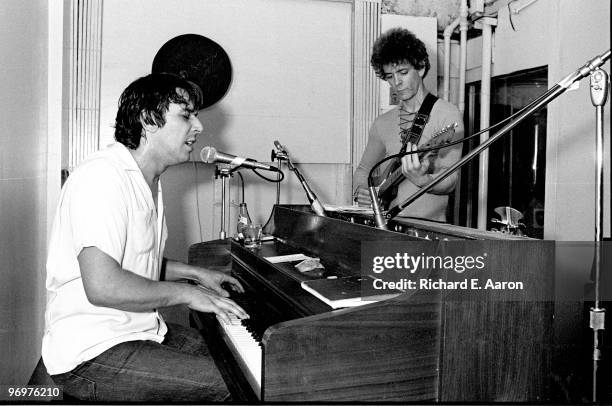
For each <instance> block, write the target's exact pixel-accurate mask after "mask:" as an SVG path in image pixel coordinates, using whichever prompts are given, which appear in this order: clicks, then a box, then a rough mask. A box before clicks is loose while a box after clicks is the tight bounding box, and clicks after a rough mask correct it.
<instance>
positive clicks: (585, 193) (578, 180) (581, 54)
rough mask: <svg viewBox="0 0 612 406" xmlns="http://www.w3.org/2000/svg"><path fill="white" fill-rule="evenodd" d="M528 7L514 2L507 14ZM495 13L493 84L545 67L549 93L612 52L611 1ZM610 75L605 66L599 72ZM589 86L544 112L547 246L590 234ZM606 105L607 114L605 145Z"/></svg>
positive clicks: (560, 2) (569, 1)
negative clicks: (509, 75) (499, 78)
mask: <svg viewBox="0 0 612 406" xmlns="http://www.w3.org/2000/svg"><path fill="white" fill-rule="evenodd" d="M524 3H525V2H524V1H523V2H515V3H513V4H512V5H511V7H512V8H517V7H520V6H521V5H522V4H524ZM512 20H513V23H514V28H515V29H516V31H515V30H513V29H512V27H511V25H510V20H509V13H508V9H507V7H502V8H501V9H500V10H499V15H498V19H497V22H498V25H497V27H496V29H495V34H494V41H493V67H492V72H493V76H498V75H504V74H507V73H511V72H514V71H518V70H522V69H527V68H533V67H537V66H543V65H547V66H548V77H549V79H548V87H551V86H552V85H554V84H555V83H557V82H558V81H559V80H561V79H562V78H563V77H565V76H566V75H567V74H569V73H570V72H573V71H574V70H576V69H577V68H578V67H580V66H582V65H583V64H584V63H585V62H586V61H587V60H589V59H591V58H593V57H594V56H595V55H599V54H601V53H602V52H603V51H605V50H607V49H609V48H610V2H609V0H589V1H586V2H585V1H575V0H539V1H536V2H535V3H533V4H532V5H530V6H528V7H526V8H524V9H523V10H522V11H521V12H520V13H519V14H518V15H512ZM468 43H469V47H468V72H467V81H468V82H472V81H478V80H480V63H481V62H480V58H481V56H480V55H481V51H480V50H481V44H482V41H481V39H480V38H477V39H474V40H470V41H469V42H468ZM604 69H605V70H606V71H607V72H610V63H609V62H608V63H606V64H605V65H604ZM589 94H590V93H589V86H588V78H586V79H583V80H582V81H581V83H580V89H579V90H576V91H570V92H566V93H564V94H562V95H561V96H559V97H558V98H557V99H556V100H554V101H553V102H552V103H550V104H549V105H548V117H547V151H546V190H545V220H544V221H545V224H544V234H545V238H547V239H556V240H566V241H589V240H592V239H593V230H594V224H595V220H594V208H595V203H594V196H595V194H594V193H595V185H594V181H595V167H594V151H595V113H594V108H593V106H592V104H591V100H590V95H589ZM609 106H610V102H609V101H608V103H607V105H606V109H605V122H606V123H607V124H606V126H605V133H606V136H605V138H606V140H609V139H610V126H609V123H610V107H609ZM604 151H606V153H605V155H606V164H605V167H606V168H607V169H606V170H607V174H606V197H605V199H604V201H605V202H607V203H606V210H605V217H606V220H605V222H604V224H606V227H605V235H606V236H609V235H610V229H609V223H610V221H609V219H610V213H609V202H610V192H609V190H610V188H609V179H610V175H609V168H610V161H609V158H610V156H609V155H610V154H609V151H610V146H609V145H606V146H605V149H604Z"/></svg>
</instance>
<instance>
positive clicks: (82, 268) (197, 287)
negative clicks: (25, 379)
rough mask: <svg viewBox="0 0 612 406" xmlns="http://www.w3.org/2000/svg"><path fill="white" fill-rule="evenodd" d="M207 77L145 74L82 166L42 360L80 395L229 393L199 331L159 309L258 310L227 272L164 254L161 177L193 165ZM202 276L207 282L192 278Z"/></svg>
mask: <svg viewBox="0 0 612 406" xmlns="http://www.w3.org/2000/svg"><path fill="white" fill-rule="evenodd" d="M201 100H202V94H201V91H200V90H199V88H198V87H197V85H194V84H193V83H191V82H188V81H186V80H184V79H181V78H179V77H177V76H174V75H169V74H152V75H148V76H145V77H142V78H140V79H137V80H136V81H134V82H133V83H132V84H130V85H129V86H128V87H127V88H126V89H125V90H124V92H123V94H122V95H121V99H120V101H119V110H118V113H117V118H116V123H115V138H116V140H117V141H118V142H117V143H115V144H113V145H111V146H110V147H109V148H107V149H105V150H102V151H99V152H97V153H95V154H93V155H92V156H90V157H89V158H88V159H87V160H85V161H84V162H82V163H81V164H80V165H79V166H78V167H77V168H76V170H75V171H74V172H73V173H72V174H71V176H70V177H69V178H68V180H67V182H66V184H65V185H64V187H63V190H62V193H61V196H60V202H59V206H58V209H57V212H56V216H55V222H54V225H53V230H52V234H51V239H50V243H49V256H48V259H47V282H46V286H47V290H48V296H47V308H46V314H45V324H46V325H45V334H44V337H43V345H42V356H43V361H44V364H45V366H46V367H47V370H48V372H49V374H50V375H51V377H52V379H53V380H54V382H55V383H56V384H57V385H61V386H63V389H64V392H65V393H66V394H68V395H71V396H73V397H76V398H78V399H81V400H85V401H102V402H124V401H127V402H129V401H145V402H170V401H178V402H211V401H221V400H226V399H227V398H228V396H229V394H228V391H227V388H226V386H225V384H224V382H223V379H222V377H221V375H220V373H219V371H218V370H217V368H216V366H215V364H214V361H213V359H212V358H211V356H210V353H209V351H208V349H207V347H206V344H205V343H204V341H203V339H202V337H201V336H200V334H199V333H198V331H197V330H195V329H191V328H188V327H184V326H179V325H173V324H167V323H165V322H164V320H163V319H162V317H161V316H160V315H159V313H158V311H157V309H158V308H160V307H164V306H171V305H176V304H186V305H187V306H188V307H190V308H191V309H195V310H198V311H201V312H214V313H216V314H217V316H218V317H219V318H220V319H222V320H224V321H229V316H230V314H232V315H236V316H238V317H239V318H246V317H248V315H247V314H246V313H245V312H244V310H243V309H242V308H240V307H239V306H238V305H237V304H236V303H234V302H233V301H232V300H230V299H229V298H228V297H227V296H228V292H226V291H225V290H224V289H223V288H221V283H224V282H226V283H229V284H230V286H232V289H235V290H237V291H239V292H241V291H243V288H242V286H241V285H240V283H239V282H238V281H237V280H236V279H234V278H232V277H230V276H228V275H225V274H223V273H220V272H216V271H212V270H207V269H204V268H197V267H193V266H189V265H186V264H183V263H179V262H175V261H171V260H167V259H165V258H164V257H163V252H164V245H165V241H166V238H167V229H166V223H165V218H164V202H163V198H162V189H161V185H160V182H159V177H160V175H161V174H162V173H163V172H164V171H165V170H166V169H167V168H168V167H170V166H172V165H176V164H180V163H183V162H186V161H187V160H188V159H189V154H190V153H191V152H192V150H193V144H194V142H195V140H196V137H197V135H198V134H199V133H200V132H201V131H202V123H201V122H200V121H199V119H198V118H197V112H198V109H199V106H200V105H201ZM187 280H191V281H194V282H195V284H189V283H185V281H187Z"/></svg>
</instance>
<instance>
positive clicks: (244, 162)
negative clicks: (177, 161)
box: [200, 147, 280, 172]
mask: <svg viewBox="0 0 612 406" xmlns="http://www.w3.org/2000/svg"><path fill="white" fill-rule="evenodd" d="M200 159H201V160H202V162H204V163H206V164H214V163H217V162H218V163H222V164H230V165H232V166H234V167H238V166H243V167H245V168H249V169H262V170H265V171H272V172H280V171H279V170H278V168H275V167H273V166H271V165H266V164H262V163H260V162H257V161H255V160H254V159H249V158H243V157H241V156H235V155H230V154H226V153H224V152H221V151H217V148H215V147H204V148H202V150H201V151H200Z"/></svg>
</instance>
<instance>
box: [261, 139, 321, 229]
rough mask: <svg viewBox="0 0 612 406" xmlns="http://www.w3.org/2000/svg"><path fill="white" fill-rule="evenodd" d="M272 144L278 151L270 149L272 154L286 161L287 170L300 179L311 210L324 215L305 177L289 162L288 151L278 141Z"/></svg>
mask: <svg viewBox="0 0 612 406" xmlns="http://www.w3.org/2000/svg"><path fill="white" fill-rule="evenodd" d="M274 146H275V147H276V149H278V152H276V153H275V152H274V151H272V156H273V157H276V158H278V159H284V160H286V161H287V165H288V166H289V170H290V171H292V172H293V173H295V176H297V178H298V180H299V181H300V184H301V185H302V188H304V192H306V197H307V198H308V201H309V202H310V207H311V208H312V211H314V212H315V214H317V215H318V216H321V217H326V216H325V208H324V207H323V205H322V204H321V202H320V201H319V199H318V198H317V195H315V193H314V192H313V191H312V189H311V188H310V186H309V185H308V183H306V179H304V176H302V174H301V173H300V171H299V170H298V168H296V167H295V165H293V162H291V159H289V153H288V152H287V150H286V149H285V147H283V146H282V145H281V143H280V142H278V141H274Z"/></svg>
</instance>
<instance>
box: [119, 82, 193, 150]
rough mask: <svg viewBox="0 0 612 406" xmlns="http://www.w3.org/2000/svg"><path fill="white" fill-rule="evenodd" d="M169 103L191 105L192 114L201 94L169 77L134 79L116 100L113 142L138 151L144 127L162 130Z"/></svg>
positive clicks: (188, 84) (187, 83)
mask: <svg viewBox="0 0 612 406" xmlns="http://www.w3.org/2000/svg"><path fill="white" fill-rule="evenodd" d="M181 90H182V91H181ZM170 103H177V104H193V110H194V111H198V110H200V109H201V106H202V103H203V95H202V91H201V90H200V87H199V86H198V85H196V84H195V83H193V82H191V81H189V80H186V79H183V78H181V77H179V76H176V75H173V74H170V73H153V74H150V75H147V76H143V77H141V78H138V79H136V80H135V81H134V82H132V83H131V84H130V85H129V86H128V87H127V88H126V89H125V90H124V91H123V93H122V94H121V97H120V98H119V110H118V111H117V117H116V118H115V139H116V140H117V141H118V142H120V143H122V144H123V145H125V146H126V147H128V148H130V149H136V148H138V146H139V145H140V139H141V137H142V135H143V123H144V124H149V125H156V126H159V127H162V126H163V125H164V124H166V119H165V114H166V112H167V111H168V106H169V105H170Z"/></svg>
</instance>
